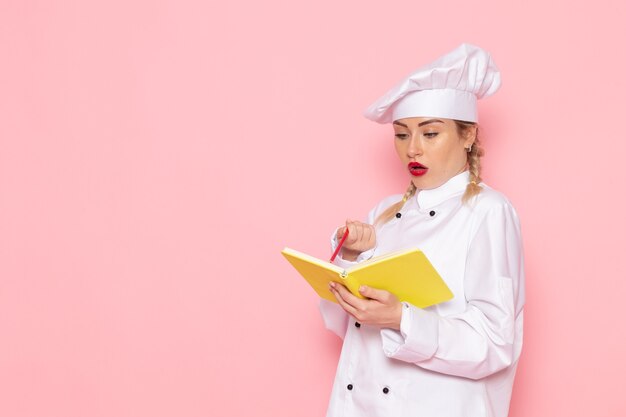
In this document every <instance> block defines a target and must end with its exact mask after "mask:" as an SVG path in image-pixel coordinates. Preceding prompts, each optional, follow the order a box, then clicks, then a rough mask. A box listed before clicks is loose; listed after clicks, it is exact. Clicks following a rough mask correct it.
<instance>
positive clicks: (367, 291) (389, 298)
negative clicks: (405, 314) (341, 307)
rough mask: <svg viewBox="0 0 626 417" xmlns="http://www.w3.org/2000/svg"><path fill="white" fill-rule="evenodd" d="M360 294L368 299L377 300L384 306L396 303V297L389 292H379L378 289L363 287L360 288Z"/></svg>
mask: <svg viewBox="0 0 626 417" xmlns="http://www.w3.org/2000/svg"><path fill="white" fill-rule="evenodd" d="M359 293H360V294H361V295H362V296H363V297H366V298H369V299H371V300H376V301H378V302H380V303H382V304H391V303H392V302H394V301H395V298H396V297H395V295H393V294H391V293H390V292H389V291H385V290H379V289H377V288H372V287H368V286H367V285H361V286H360V287H359Z"/></svg>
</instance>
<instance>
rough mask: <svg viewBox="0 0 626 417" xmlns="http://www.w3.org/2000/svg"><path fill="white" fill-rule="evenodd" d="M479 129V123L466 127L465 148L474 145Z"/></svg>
mask: <svg viewBox="0 0 626 417" xmlns="http://www.w3.org/2000/svg"><path fill="white" fill-rule="evenodd" d="M477 131H478V126H477V125H473V126H471V127H468V128H467V129H465V132H464V133H465V137H464V138H463V139H464V140H465V142H464V144H463V146H464V147H465V148H469V147H470V146H472V145H473V144H474V141H476V133H477Z"/></svg>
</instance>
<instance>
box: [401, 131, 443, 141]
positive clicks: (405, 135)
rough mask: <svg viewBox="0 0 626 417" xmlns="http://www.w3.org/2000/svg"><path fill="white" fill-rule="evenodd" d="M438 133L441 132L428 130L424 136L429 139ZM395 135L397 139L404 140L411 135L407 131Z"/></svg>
mask: <svg viewBox="0 0 626 417" xmlns="http://www.w3.org/2000/svg"><path fill="white" fill-rule="evenodd" d="M437 135H439V132H427V133H424V137H426V138H428V139H432V138H434V137H436V136H437ZM395 137H396V139H400V140H404V139H407V138H408V137H409V135H408V134H406V133H396V135H395Z"/></svg>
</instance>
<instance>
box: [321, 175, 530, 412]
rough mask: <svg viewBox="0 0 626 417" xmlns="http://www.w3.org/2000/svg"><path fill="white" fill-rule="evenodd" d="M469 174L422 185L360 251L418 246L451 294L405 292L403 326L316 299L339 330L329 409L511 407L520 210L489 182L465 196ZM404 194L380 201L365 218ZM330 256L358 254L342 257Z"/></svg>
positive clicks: (519, 318) (520, 292) (520, 290)
mask: <svg viewBox="0 0 626 417" xmlns="http://www.w3.org/2000/svg"><path fill="white" fill-rule="evenodd" d="M468 181H469V173H468V172H467V171H465V172H463V173H461V174H459V175H457V176H455V177H453V178H451V179H450V180H449V181H448V182H446V183H445V184H443V185H442V186H440V187H438V188H435V189H432V190H421V191H419V192H418V193H417V194H416V195H415V196H414V197H412V198H410V199H409V200H408V201H407V202H406V203H405V205H404V207H403V208H402V209H401V211H400V216H396V217H394V218H393V219H392V220H390V221H389V222H387V223H385V224H383V225H379V226H377V228H376V247H375V248H373V249H371V250H369V251H367V252H364V253H362V254H361V255H360V256H359V258H357V261H356V262H360V261H362V260H365V259H368V258H370V257H372V256H376V255H381V254H385V253H387V252H390V251H394V250H399V249H407V248H412V247H417V248H419V249H421V250H422V251H423V252H424V253H425V254H426V256H427V257H428V259H430V261H431V263H432V264H433V266H434V267H435V268H436V269H437V271H438V272H439V274H440V275H441V277H442V278H443V279H444V280H445V282H446V284H447V285H448V286H449V287H450V289H451V290H452V292H453V293H454V298H453V299H452V300H450V301H447V302H445V303H441V304H439V305H436V306H432V307H428V308H425V309H421V308H418V307H415V306H413V305H411V304H409V303H406V302H403V308H402V319H401V324H400V331H396V330H392V329H381V328H378V327H375V326H368V325H361V324H360V323H357V322H356V321H355V320H354V318H353V317H351V316H350V315H348V314H347V313H346V312H345V311H344V310H343V309H342V308H341V307H340V306H339V305H338V304H335V303H332V302H330V301H327V300H324V299H322V300H321V304H320V310H321V312H322V316H323V318H324V322H325V324H326V327H327V328H328V329H330V330H332V331H333V332H335V333H336V334H337V335H338V336H340V337H341V338H343V339H344V342H343V348H342V351H341V357H340V359H339V364H338V367H337V374H336V376H335V382H334V386H333V390H332V394H331V398H330V404H329V407H328V413H327V417H353V416H354V417H356V416H359V417H365V416H368V417H369V416H371V417H378V416H389V417H404V416H419V417H461V416H462V417H482V416H490V417H505V416H506V415H507V414H508V409H509V402H510V398H511V390H512V388H513V379H514V377H515V370H516V367H517V362H518V359H519V356H520V352H521V348H522V331H523V310H522V308H523V305H524V265H523V252H522V240H521V235H520V226H519V220H518V217H517V213H516V212H515V209H514V208H513V206H512V205H511V203H510V202H509V201H508V200H507V199H506V197H505V196H504V195H502V194H501V193H499V192H497V191H495V190H493V189H492V188H490V187H488V186H487V185H485V184H482V188H483V190H482V191H481V193H480V194H479V195H478V196H477V197H476V198H475V199H474V200H473V202H470V203H468V204H463V203H462V202H461V197H462V196H463V193H464V192H465V188H466V186H467V183H468ZM401 198H402V195H394V196H390V197H387V198H385V199H384V200H383V201H381V202H380V203H379V204H378V205H377V206H376V207H375V208H374V209H373V210H372V211H371V212H370V213H369V216H368V220H367V221H368V223H370V224H373V222H374V220H375V219H376V218H377V217H378V215H379V214H380V213H382V212H383V211H384V210H385V209H386V208H387V207H389V206H390V205H392V204H393V203H395V202H397V201H399V200H400V199H401ZM333 236H334V235H333ZM332 242H333V249H334V248H335V247H336V245H337V242H336V240H335V239H334V238H333V239H332ZM335 263H336V264H337V265H339V266H342V267H348V266H351V265H354V264H355V262H348V261H346V260H343V259H341V258H340V257H337V258H336V259H335Z"/></svg>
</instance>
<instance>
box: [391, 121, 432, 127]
mask: <svg viewBox="0 0 626 417" xmlns="http://www.w3.org/2000/svg"><path fill="white" fill-rule="evenodd" d="M435 122H439V123H443V122H442V121H441V120H439V119H430V120H425V121H423V122H422V123H420V124H418V125H417V127H422V126H424V125H427V124H429V123H435ZM393 124H394V125H400V126H403V127H406V128H408V126H407V125H405V124H404V123H400V122H398V121H395V122H393Z"/></svg>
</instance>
